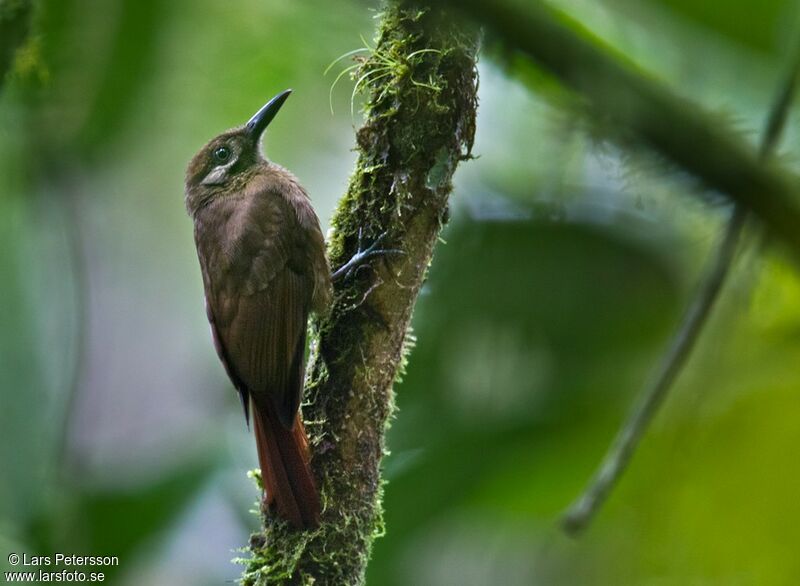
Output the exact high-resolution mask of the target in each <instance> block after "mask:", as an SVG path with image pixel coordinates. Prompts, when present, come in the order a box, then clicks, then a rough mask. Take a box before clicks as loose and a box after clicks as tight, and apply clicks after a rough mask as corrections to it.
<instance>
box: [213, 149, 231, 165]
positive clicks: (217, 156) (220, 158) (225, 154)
mask: <svg viewBox="0 0 800 586" xmlns="http://www.w3.org/2000/svg"><path fill="white" fill-rule="evenodd" d="M230 158H231V149H229V148H228V147H226V146H221V147H217V148H215V149H214V160H215V161H217V162H218V163H225V162H226V161H227V160H228V159H230Z"/></svg>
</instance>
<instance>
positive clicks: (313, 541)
mask: <svg viewBox="0 0 800 586" xmlns="http://www.w3.org/2000/svg"><path fill="white" fill-rule="evenodd" d="M476 51H477V39H476V37H475V36H473V35H472V34H471V33H468V32H464V31H462V30H461V29H460V28H459V27H458V26H457V25H455V24H454V23H453V22H452V19H449V18H448V17H447V16H446V15H444V14H443V13H441V11H439V10H431V9H428V8H426V7H420V6H417V5H415V4H413V3H411V2H405V1H403V0H398V1H393V2H390V3H389V4H388V6H387V8H386V9H385V11H384V12H383V14H382V15H381V18H380V24H379V31H378V38H377V44H376V46H375V47H374V49H372V50H371V51H370V52H369V54H368V55H367V56H366V57H365V59H364V60H363V61H362V62H361V66H360V67H359V68H358V70H357V73H356V75H355V76H354V78H357V79H358V80H359V82H358V85H363V86H364V87H366V88H368V93H369V95H368V98H367V104H366V121H365V123H364V125H363V126H362V127H361V128H360V129H359V130H358V132H357V143H358V152H359V157H358V161H357V163H356V169H355V171H354V173H353V175H352V177H351V179H350V184H349V187H348V190H347V193H346V194H345V196H344V198H343V199H342V200H341V202H340V204H339V207H338V209H337V211H336V212H335V214H334V216H333V219H332V222H331V223H332V226H333V233H332V235H331V236H330V241H329V252H330V260H331V265H332V266H333V267H338V266H341V265H342V264H344V263H345V262H346V261H347V260H348V259H349V258H350V257H351V256H352V255H353V254H354V253H355V252H356V249H357V247H358V245H359V243H360V240H361V237H362V234H363V237H364V238H365V239H368V240H374V239H375V238H377V237H378V235H379V234H381V233H383V232H386V233H387V237H386V240H385V241H384V243H383V244H384V246H385V247H388V248H398V249H401V250H402V252H403V254H402V255H401V256H399V257H398V256H397V255H391V256H387V257H386V258H384V259H383V262H374V263H373V266H372V267H364V269H363V270H359V271H357V272H356V274H355V275H354V277H353V278H352V279H351V280H349V281H345V282H344V283H339V284H337V290H336V292H335V300H334V304H333V307H332V310H331V312H330V314H329V315H328V316H326V317H324V318H321V319H320V320H319V321H318V323H317V324H316V330H317V332H318V336H317V337H316V339H315V340H314V341H313V342H312V348H313V352H312V356H311V359H310V364H309V369H308V370H309V374H308V380H307V384H306V387H307V393H308V396H309V399H310V402H309V403H308V404H307V405H305V406H304V409H303V413H304V416H305V419H306V422H307V423H306V426H307V429H308V430H309V433H310V436H311V441H312V444H313V446H314V447H313V453H314V456H313V462H312V463H313V465H314V468H315V471H316V473H317V476H318V482H319V485H320V486H321V489H322V490H321V492H322V498H323V507H324V510H323V523H322V525H321V527H320V528H319V529H318V530H316V531H315V532H313V533H308V532H297V531H295V530H293V529H292V528H289V527H287V525H286V524H285V523H283V522H279V521H275V520H274V519H265V521H264V522H265V527H264V534H263V535H259V536H257V537H256V538H254V539H253V540H252V542H251V549H252V553H253V557H252V559H251V560H250V561H249V563H248V567H247V569H246V571H245V573H244V583H245V584H296V583H303V584H310V583H324V584H360V583H363V581H364V574H365V571H366V563H367V560H368V559H369V557H370V551H371V548H372V541H373V540H374V539H375V538H376V537H377V536H379V535H381V534H382V532H383V520H382V519H383V513H382V510H381V495H382V484H383V481H382V479H381V474H380V465H381V460H382V457H383V455H384V452H385V443H384V435H385V428H386V424H387V421H388V419H389V417H390V415H391V413H392V409H393V405H394V394H393V385H394V382H395V379H396V377H397V374H398V372H400V371H401V370H402V369H403V366H404V360H405V355H406V352H407V349H408V347H409V345H408V344H409V343H408V341H407V336H408V328H409V324H410V320H411V315H412V310H413V308H414V305H415V303H416V300H417V296H418V295H419V292H420V288H421V287H422V283H423V280H424V279H425V275H426V273H427V269H428V265H429V264H430V262H431V258H432V255H433V249H434V245H435V244H436V242H437V239H438V237H439V233H440V231H441V229H442V227H443V226H444V224H445V223H446V222H447V218H448V206H449V203H448V198H449V195H450V192H451V191H452V183H451V180H452V177H453V173H454V172H455V170H456V167H457V166H458V163H459V162H460V161H462V160H464V159H467V158H469V157H470V152H471V149H472V143H473V138H474V133H475V115H476V109H477V95H476V92H477V71H476V61H475V60H476Z"/></svg>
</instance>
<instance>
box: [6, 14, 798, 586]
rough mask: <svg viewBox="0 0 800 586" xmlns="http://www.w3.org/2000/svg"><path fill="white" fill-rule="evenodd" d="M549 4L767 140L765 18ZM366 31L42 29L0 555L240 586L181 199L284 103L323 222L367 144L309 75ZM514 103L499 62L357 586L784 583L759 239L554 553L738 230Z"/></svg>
mask: <svg viewBox="0 0 800 586" xmlns="http://www.w3.org/2000/svg"><path fill="white" fill-rule="evenodd" d="M555 4H556V5H557V6H558V7H559V8H560V9H563V10H564V11H565V12H567V13H568V14H569V15H570V17H572V18H574V19H575V20H576V21H578V22H580V23H582V25H583V26H585V27H586V28H587V30H590V31H592V32H593V33H594V34H597V35H599V36H600V37H602V38H603V39H604V40H605V41H606V42H608V43H609V44H610V45H612V46H613V47H615V48H616V50H618V51H619V52H621V53H623V54H625V55H626V57H629V58H631V59H632V60H634V61H635V62H636V63H637V64H638V65H639V66H640V67H642V68H643V69H645V70H647V71H649V72H651V73H652V74H653V75H657V76H658V77H660V78H661V79H663V80H664V81H665V82H666V83H668V84H670V85H671V86H672V87H674V88H675V89H676V91H678V92H680V93H682V94H684V95H687V96H689V97H691V98H693V99H696V100H698V101H701V102H702V103H703V104H704V105H706V106H708V107H710V108H713V109H718V110H724V111H726V112H727V113H729V115H730V116H731V117H732V118H733V119H735V120H736V121H737V124H738V126H739V127H740V128H741V130H742V131H743V132H745V133H746V134H748V135H750V134H751V133H752V132H753V131H754V130H755V129H757V128H759V127H760V121H761V119H762V118H763V116H764V115H765V114H766V108H767V107H768V104H769V102H770V98H771V94H772V92H773V91H774V89H775V87H776V84H777V83H778V80H779V78H780V72H781V70H782V68H783V66H784V65H785V59H786V56H787V54H788V53H789V49H790V48H791V47H792V45H793V44H794V38H793V36H794V35H796V34H797V30H798V29H797V27H795V26H794V25H795V23H796V20H797V19H796V17H797V7H796V5H795V4H794V3H787V2H778V1H777V0H776V1H770V2H763V3H759V4H758V5H754V4H753V3H751V2H745V1H744V0H736V1H734V2H722V1H721V0H712V1H708V2H702V3H697V2H688V1H683V0H663V1H655V0H653V1H651V2H630V1H629V0H606V2H601V3H597V2H589V1H585V0H583V1H581V0H561V1H559V2H555ZM371 10H372V7H371V6H369V5H367V4H365V3H360V2H355V1H348V2H342V3H338V4H336V6H335V7H333V6H332V5H330V4H329V3H325V2H322V0H307V1H304V2H291V3H290V2H279V1H278V0H270V1H266V2H264V1H257V0H247V1H246V2H242V3H237V4H235V5H231V4H225V3H218V2H211V1H210V0H200V1H197V2H189V0H177V1H174V2H166V1H165V0H145V1H141V0H112V1H109V0H42V2H40V3H39V5H38V7H37V12H36V15H35V19H34V27H33V36H32V37H31V39H30V40H29V44H28V45H27V46H26V47H25V48H24V50H23V53H22V57H21V58H19V60H18V63H17V69H16V71H15V72H14V74H13V75H12V76H11V77H10V78H9V81H8V83H6V85H5V86H4V88H3V94H2V95H1V96H0V323H2V326H3V327H2V329H0V430H2V439H3V441H2V442H0V473H1V474H2V481H0V553H3V554H4V555H2V556H0V559H2V560H5V558H6V554H7V553H8V552H11V551H19V552H23V551H24V552H27V553H29V554H34V553H41V554H52V553H54V552H55V551H63V552H65V553H76V554H93V555H98V554H108V555H118V556H120V561H121V565H120V567H119V568H117V573H115V574H114V575H113V576H111V577H110V579H109V583H114V584H117V583H119V584H140V583H153V584H166V583H169V584H193V585H196V584H206V583H208V584H217V583H219V582H220V581H223V580H232V579H235V577H236V576H237V575H238V573H239V569H238V568H236V567H235V566H232V565H230V563H229V560H230V558H231V557H234V555H235V554H234V553H232V550H233V549H234V548H236V547H239V546H243V545H244V544H245V543H246V539H247V533H248V531H249V530H252V529H254V528H255V527H256V526H257V519H256V518H255V516H253V515H250V514H248V513H247V511H248V510H249V509H250V508H251V507H252V503H253V501H254V500H255V498H256V491H255V489H254V488H253V486H252V484H251V483H250V482H249V481H248V480H247V479H246V477H245V473H244V472H245V470H247V469H248V468H250V467H252V466H253V465H254V463H255V455H254V450H253V446H252V441H251V440H250V438H249V436H248V433H247V431H246V429H245V428H244V425H243V422H242V421H241V415H240V411H239V408H238V405H237V403H236V397H235V394H234V393H233V392H232V390H231V389H230V385H229V384H228V382H227V381H226V379H225V376H224V373H223V372H222V369H221V368H220V366H219V365H218V363H217V360H216V358H215V356H214V353H213V349H212V346H211V343H210V340H209V337H208V331H207V326H206V324H205V317H204V312H203V306H202V298H201V286H200V282H199V272H198V270H197V268H198V267H197V261H196V258H195V253H194V250H193V244H192V237H191V227H190V223H189V221H188V219H187V218H186V217H185V213H184V211H183V203H182V180H183V170H184V166H185V164H186V161H187V160H188V159H189V157H190V156H191V155H192V154H193V153H194V152H195V150H196V149H197V148H198V147H199V146H200V145H201V144H202V143H203V142H204V141H205V140H206V139H207V138H208V137H210V136H213V135H214V134H216V133H217V132H219V131H220V130H222V129H224V128H226V127H229V126H233V125H235V124H238V123H241V122H243V121H245V120H246V119H247V117H248V116H249V115H250V114H251V113H252V112H253V111H254V110H255V109H256V108H257V107H258V106H259V105H260V104H261V103H262V102H263V101H264V99H266V98H268V97H269V96H271V95H273V94H274V93H275V92H276V91H278V90H281V89H284V88H285V87H293V88H294V89H295V90H296V91H295V94H294V95H293V96H292V99H291V101H290V102H289V103H287V107H286V108H285V109H284V110H283V111H282V112H281V117H280V118H279V119H278V120H276V123H275V124H274V127H272V128H271V129H270V135H269V136H268V137H267V143H266V149H267V152H268V153H269V155H270V157H272V158H273V159H275V160H277V161H279V162H281V163H283V164H285V165H286V166H288V167H289V168H291V169H292V170H294V171H295V172H296V173H297V174H298V175H299V177H300V178H301V180H302V181H303V182H304V184H305V185H306V186H307V187H308V189H309V191H310V192H311V194H312V197H313V199H314V201H315V204H316V207H317V210H318V212H319V214H320V216H321V218H322V219H323V221H325V222H326V221H327V219H328V218H329V215H330V211H331V210H332V208H333V206H334V204H335V201H336V200H337V198H338V197H339V196H340V195H341V194H342V193H343V191H344V187H345V185H346V181H347V177H348V174H349V172H350V170H351V168H352V160H353V155H352V153H351V152H350V150H349V149H350V148H351V146H352V144H353V128H354V126H356V125H357V123H358V120H354V119H353V118H351V116H350V113H349V98H350V91H351V89H352V86H351V87H346V86H347V84H345V83H340V84H339V86H338V87H337V88H336V89H335V91H334V106H335V112H336V114H335V116H333V117H332V116H331V115H330V112H329V108H328V89H329V86H330V84H331V83H332V81H333V78H334V75H335V73H337V72H335V71H334V75H329V76H328V77H324V76H323V73H322V72H323V71H324V69H325V67H326V66H327V65H328V64H329V63H330V62H331V61H333V60H334V59H335V58H337V57H338V56H340V55H342V54H343V53H345V52H346V51H348V50H351V49H354V48H357V47H359V46H361V45H362V41H361V39H360V36H362V35H363V36H364V37H366V38H370V36H371V35H372V30H373V26H374V23H373V19H372V17H373V12H372V11H371ZM346 65H347V62H346V61H345V62H343V64H342V66H346ZM517 73H519V72H518V71H515V70H514V66H513V65H512V66H511V67H508V66H506V67H505V68H504V69H502V70H501V69H498V68H497V67H496V66H495V65H494V62H493V60H492V56H491V55H489V56H487V58H485V59H484V60H483V62H482V65H481V76H482V81H481V112H480V118H479V121H478V124H479V126H478V137H477V139H478V142H477V145H476V148H475V152H476V154H478V155H479V156H480V157H479V158H478V159H477V160H475V161H471V162H469V163H466V164H464V166H463V167H461V168H460V169H459V172H458V175H457V189H456V193H455V195H454V200H453V205H454V210H453V217H452V220H451V224H450V225H449V226H448V228H447V229H446V231H445V233H444V239H445V240H446V242H442V243H441V245H440V246H439V250H438V251H437V255H436V258H435V262H434V265H433V267H432V269H431V274H430V280H429V283H428V284H427V285H426V288H425V290H424V292H423V295H422V296H421V298H420V300H419V303H418V307H417V310H416V314H415V318H414V331H415V335H416V337H417V340H418V341H417V346H416V348H415V350H414V351H413V353H412V355H411V359H410V363H409V367H408V371H407V373H406V375H405V377H404V380H403V382H402V383H401V384H400V385H398V389H397V391H398V397H397V404H398V412H397V416H396V419H395V420H394V422H393V425H392V428H391V430H390V434H389V449H390V450H391V452H392V453H391V455H390V456H388V457H387V458H386V460H385V469H386V478H387V480H388V484H387V486H386V495H385V505H386V524H387V534H386V536H385V537H384V538H382V539H381V540H379V541H378V542H377V543H376V546H375V551H374V555H373V561H372V563H371V566H370V573H369V576H368V578H369V581H370V583H372V584H386V585H392V584H443V585H447V584H459V585H471V584H475V585H478V584H533V583H537V584H565V585H575V584H662V585H666V584H676V585H677V584H726V585H727V584H742V585H745V584H746V585H749V584H754V585H755V584H758V585H762V584H768V585H772V584H775V585H782V584H793V583H794V582H795V581H796V579H797V576H799V575H800V567H798V561H797V556H796V551H795V550H796V544H797V543H798V542H800V535H798V529H797V528H798V526H800V509H799V508H798V504H797V499H796V498H795V495H796V494H797V492H798V489H800V470H799V469H797V467H796V465H795V461H794V458H793V456H792V454H793V453H794V451H795V450H796V448H797V446H798V445H799V444H800V431H799V430H800V426H798V425H797V424H796V414H797V413H798V412H800V405H799V404H798V402H799V401H800V394H798V392H797V391H798V387H799V386H800V384H799V383H800V372H798V368H797V364H798V356H800V325H799V324H800V280H798V277H797V272H796V264H795V263H793V262H792V261H789V260H787V259H786V258H784V257H782V256H781V255H780V254H779V253H776V252H775V251H773V250H771V249H769V248H766V247H763V246H761V245H759V244H757V243H756V242H755V241H756V240H757V239H753V238H750V239H748V241H747V242H746V243H745V245H744V247H743V252H742V254H741V255H740V258H739V260H738V261H737V266H736V270H735V273H734V277H733V279H731V282H730V283H729V284H728V286H727V287H726V290H725V293H724V297H723V300H722V303H721V305H720V306H719V307H718V311H717V312H716V313H715V316H714V318H713V320H712V324H711V327H710V329H709V331H708V332H706V333H705V334H704V336H703V338H702V340H701V344H700V346H701V347H700V349H699V352H698V353H697V355H696V356H694V357H693V359H692V360H691V362H690V366H689V369H688V371H687V372H685V373H684V375H683V376H682V377H681V378H680V380H679V383H678V385H677V387H676V389H675V394H674V396H673V397H672V398H671V400H670V401H669V402H668V404H667V406H666V409H665V412H664V413H662V414H661V416H660V417H659V418H658V420H657V422H656V426H655V428H654V429H653V430H652V432H651V433H650V434H649V435H648V437H647V439H646V441H645V443H644V445H643V446H642V449H641V451H640V453H638V454H637V456H636V458H635V459H634V462H633V466H632V468H631V470H630V471H629V473H628V474H627V475H626V476H625V478H624V479H623V482H622V484H621V485H620V487H619V490H618V492H617V493H615V494H614V495H613V496H612V499H611V501H610V503H609V507H608V508H607V510H604V511H603V512H602V513H601V515H600V516H599V518H598V520H597V524H596V525H595V526H594V527H593V528H592V529H591V530H590V531H589V532H588V533H587V534H586V536H585V537H584V538H583V539H582V540H580V541H576V542H573V541H569V540H567V539H566V538H565V537H563V536H561V535H560V534H559V533H558V531H557V529H556V521H557V517H558V514H559V513H560V512H561V511H562V509H563V508H564V507H565V506H566V505H567V504H568V503H569V502H570V501H571V500H572V499H573V497H574V496H575V495H576V494H577V492H578V491H579V490H580V489H581V488H582V486H583V484H584V482H585V481H586V480H587V478H588V476H589V475H590V473H591V471H592V470H593V468H594V466H595V464H596V462H597V461H598V459H599V458H600V456H601V455H602V453H603V452H604V450H605V447H606V445H607V443H608V442H609V441H610V439H611V438H612V437H613V434H614V431H615V429H616V426H617V425H618V424H619V423H620V422H621V421H622V419H623V418H624V416H625V414H626V412H627V409H628V405H629V404H630V402H631V398H632V396H633V394H634V393H635V392H636V390H637V389H638V388H639V387H640V386H641V384H642V383H643V382H644V381H645V380H646V378H647V376H648V373H649V372H650V371H651V368H652V367H653V365H654V364H655V363H656V361H657V360H658V357H659V353H660V351H661V350H663V348H664V345H665V343H666V341H667V339H668V336H669V334H670V332H671V331H672V330H673V329H674V327H675V325H676V320H677V319H678V316H679V315H680V312H681V308H682V307H683V305H684V304H685V303H686V301H687V299H688V297H689V295H690V294H691V291H692V288H693V284H694V283H695V282H696V280H697V277H698V274H699V271H700V270H702V267H703V264H704V260H705V259H706V257H707V255H708V252H709V251H710V250H711V249H712V248H713V245H714V243H715V241H716V238H717V236H718V233H719V228H720V225H721V222H722V221H723V220H724V218H725V216H726V214H727V212H728V209H727V208H726V207H725V206H724V205H723V204H721V203H719V202H718V200H713V202H712V203H708V202H699V201H698V200H697V199H696V198H695V197H694V196H693V195H692V194H690V193H688V190H689V189H691V187H690V186H688V185H687V182H686V181H685V180H684V179H682V178H681V177H675V176H673V175H671V174H670V173H669V171H668V170H667V169H663V168H662V167H661V166H660V165H659V164H658V163H654V161H653V160H652V159H650V158H647V157H646V156H642V155H641V154H640V153H624V152H620V151H617V150H615V149H614V148H611V147H609V146H608V145H605V144H598V143H597V142H596V141H595V140H593V139H590V138H587V135H586V134H585V132H584V128H583V125H582V122H581V121H580V120H576V119H575V118H574V110H572V109H569V108H567V109H564V110H561V109H560V108H559V106H560V104H559V101H558V100H559V97H558V95H557V94H556V95H555V97H554V96H553V95H550V96H549V97H548V100H547V101H544V100H541V99H540V98H539V97H537V96H534V95H531V94H530V93H529V91H528V90H527V89H525V88H524V87H523V86H522V85H520V84H518V83H517V82H516V81H515V80H514V75H515V74H517ZM796 120H797V118H796V116H793V117H792V119H791V121H790V124H789V125H788V128H787V129H788V132H787V139H786V141H785V144H784V147H785V154H784V158H785V159H786V162H787V164H789V165H791V166H796V155H795V154H794V153H797V152H800V144H798V137H797V133H796V131H795V128H796V127H797V125H796ZM4 564H5V562H3V565H2V566H0V567H2V568H3V569H5V565H4Z"/></svg>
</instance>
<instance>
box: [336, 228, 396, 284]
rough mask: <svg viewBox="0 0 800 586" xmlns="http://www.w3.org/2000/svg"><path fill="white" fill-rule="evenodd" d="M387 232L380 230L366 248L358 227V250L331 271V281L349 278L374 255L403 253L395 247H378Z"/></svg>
mask: <svg viewBox="0 0 800 586" xmlns="http://www.w3.org/2000/svg"><path fill="white" fill-rule="evenodd" d="M387 233H388V232H382V233H381V234H380V236H378V237H377V238H376V239H375V240H374V241H373V242H372V244H370V245H369V246H368V247H367V248H364V247H363V240H362V229H361V228H359V229H358V251H357V252H356V253H355V254H354V255H353V256H352V257H351V258H350V260H348V261H347V262H346V263H344V264H343V265H342V266H340V267H339V268H338V269H336V270H335V271H334V272H333V275H331V278H332V279H333V281H339V280H340V279H349V278H350V277H352V276H353V273H355V271H357V270H358V269H359V268H361V267H362V266H364V264H365V263H366V262H367V261H368V260H369V259H371V258H374V257H376V256H385V255H388V254H405V253H404V252H403V251H402V250H397V249H395V248H380V245H381V242H383V241H384V240H385V239H386V235H387Z"/></svg>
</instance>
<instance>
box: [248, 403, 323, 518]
mask: <svg viewBox="0 0 800 586" xmlns="http://www.w3.org/2000/svg"><path fill="white" fill-rule="evenodd" d="M253 424H254V425H253V427H254V429H255V434H256V447H257V448H258V461H259V464H260V466H261V478H262V480H263V482H264V488H265V490H266V493H267V494H266V502H267V504H268V505H271V504H272V503H274V504H275V507H276V509H277V512H278V515H279V516H280V517H281V518H283V519H285V520H287V521H289V522H290V523H291V524H292V525H294V526H295V527H297V528H312V527H316V526H317V525H319V517H320V502H319V493H318V492H317V488H316V486H314V479H313V477H312V475H311V467H310V465H309V459H310V453H309V449H308V438H307V437H306V432H305V429H304V427H303V422H302V421H301V420H300V415H299V414H298V415H297V419H295V422H294V425H293V426H292V429H286V428H285V427H284V426H283V425H282V424H281V422H280V421H278V418H277V417H276V416H275V415H273V414H271V413H270V409H262V408H259V407H258V406H257V405H255V404H253Z"/></svg>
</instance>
